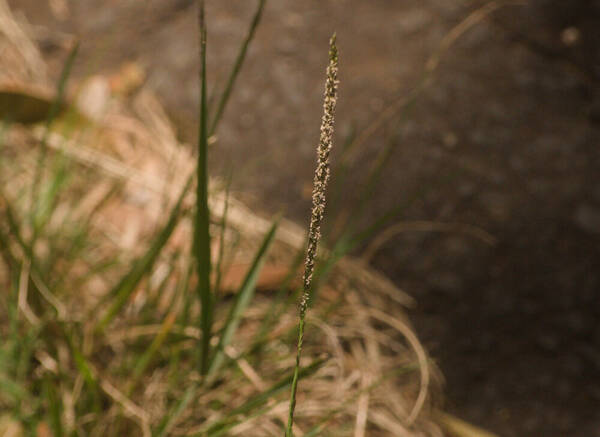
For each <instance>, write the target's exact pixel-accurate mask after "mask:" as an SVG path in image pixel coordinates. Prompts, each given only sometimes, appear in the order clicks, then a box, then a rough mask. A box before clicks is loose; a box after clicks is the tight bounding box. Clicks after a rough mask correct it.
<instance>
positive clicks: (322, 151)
mask: <svg viewBox="0 0 600 437" xmlns="http://www.w3.org/2000/svg"><path fill="white" fill-rule="evenodd" d="M337 76H338V52H337V47H336V45H335V34H334V35H333V36H332V37H331V40H330V41H329V65H328V66H327V80H326V83H325V94H324V102H323V118H322V119H321V134H320V138H319V145H318V147H317V168H316V170H315V177H314V180H313V192H312V212H311V217H310V227H309V231H308V248H307V250H306V263H305V267H304V277H303V281H302V282H303V293H302V298H301V300H300V314H301V317H304V315H305V313H306V309H307V307H308V301H309V298H310V285H311V281H312V276H313V272H314V267H315V259H316V256H317V246H318V243H319V240H320V238H321V222H322V221H323V213H324V212H325V190H326V188H327V182H328V181H329V172H330V170H329V153H330V152H331V147H332V146H333V121H334V115H335V107H336V103H337V97H338V96H337V88H338V82H339V81H338V77H337Z"/></svg>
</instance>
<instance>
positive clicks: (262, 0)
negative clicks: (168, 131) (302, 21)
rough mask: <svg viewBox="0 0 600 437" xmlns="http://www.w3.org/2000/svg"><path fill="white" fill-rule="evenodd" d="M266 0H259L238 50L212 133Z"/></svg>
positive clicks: (216, 125)
mask: <svg viewBox="0 0 600 437" xmlns="http://www.w3.org/2000/svg"><path fill="white" fill-rule="evenodd" d="M266 2H267V1H266V0H259V1H258V6H257V8H256V11H255V12H254V17H253V18H252V23H250V28H249V29H248V33H247V34H246V38H245V39H244V42H243V43H242V45H241V46H240V51H239V52H238V55H237V58H236V59H235V63H234V64H233V68H232V69H231V73H230V74H229V78H228V79H227V84H226V85H225V89H224V90H223V94H222V95H221V98H220V100H219V104H218V106H217V112H216V113H215V116H214V118H213V121H212V124H211V125H210V131H209V132H210V135H209V136H211V135H214V133H215V132H216V131H217V127H218V126H219V121H221V118H222V117H223V113H224V112H225V107H226V106H227V102H228V101H229V96H230V95H231V91H232V90H233V86H234V85H235V81H236V79H237V77H238V75H239V73H240V70H241V68H242V64H243V63H244V59H245V58H246V52H247V51H248V46H250V42H251V41H252V39H253V38H254V34H255V32H256V29H257V27H258V24H259V23H260V18H261V17H262V13H263V9H264V7H265V3H266Z"/></svg>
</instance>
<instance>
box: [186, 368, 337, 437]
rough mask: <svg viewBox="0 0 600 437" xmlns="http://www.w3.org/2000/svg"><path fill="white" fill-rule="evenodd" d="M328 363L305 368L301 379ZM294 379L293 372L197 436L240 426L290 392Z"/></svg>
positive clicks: (213, 434) (222, 431) (301, 373)
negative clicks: (264, 407) (250, 415)
mask: <svg viewBox="0 0 600 437" xmlns="http://www.w3.org/2000/svg"><path fill="white" fill-rule="evenodd" d="M326 361H327V359H325V358H323V359H319V360H316V361H315V362H313V363H312V364H310V365H309V366H306V367H304V368H303V369H301V370H300V377H307V376H310V375H312V374H314V373H315V372H316V371H317V370H319V369H320V368H321V366H322V365H323V364H324V363H325V362H326ZM293 379H294V374H293V372H290V374H288V375H287V376H285V377H284V378H282V379H280V380H279V381H278V382H276V383H275V384H273V385H272V386H271V387H270V388H269V389H267V390H265V391H264V392H262V393H259V394H257V395H256V396H253V397H251V398H250V399H248V400H247V401H246V402H244V403H243V404H242V405H240V406H239V407H237V408H235V409H233V410H231V411H230V412H228V413H227V414H226V415H225V417H223V418H221V419H219V420H218V421H217V422H215V423H212V424H210V426H208V428H207V429H206V430H204V431H201V432H199V433H198V434H196V435H197V436H210V437H216V436H218V435H222V434H223V433H225V432H226V431H227V430H229V429H230V428H232V427H233V426H235V425H239V424H240V423H242V422H244V421H245V420H247V416H246V415H247V414H249V413H250V412H251V411H252V410H254V409H256V408H259V407H260V406H262V405H264V404H265V403H266V402H267V401H269V399H272V398H273V397H275V396H277V395H278V394H280V393H282V392H284V391H287V390H289V388H290V387H291V384H292V380H293ZM236 416H243V417H242V418H241V419H236Z"/></svg>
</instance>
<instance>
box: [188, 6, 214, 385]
mask: <svg viewBox="0 0 600 437" xmlns="http://www.w3.org/2000/svg"><path fill="white" fill-rule="evenodd" d="M198 3H199V4H198V31H199V36H200V114H199V123H198V124H199V126H198V163H197V165H196V178H197V184H196V220H195V221H194V247H193V253H194V256H195V258H196V271H197V273H198V286H197V293H198V297H199V299H200V304H201V306H202V308H201V311H200V330H201V331H202V339H201V341H200V360H199V367H200V374H201V375H206V372H207V371H208V359H209V355H210V339H211V335H212V334H211V331H212V323H213V306H214V305H213V296H212V292H211V289H210V271H211V260H210V215H209V210H208V162H207V155H208V130H207V129H208V107H207V105H206V97H207V91H206V21H205V19H204V0H199V2H198Z"/></svg>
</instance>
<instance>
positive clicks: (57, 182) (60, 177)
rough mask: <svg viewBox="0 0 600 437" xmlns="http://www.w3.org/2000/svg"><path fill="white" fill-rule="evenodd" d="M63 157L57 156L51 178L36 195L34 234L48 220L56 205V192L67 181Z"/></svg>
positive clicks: (57, 192) (39, 230)
mask: <svg viewBox="0 0 600 437" xmlns="http://www.w3.org/2000/svg"><path fill="white" fill-rule="evenodd" d="M65 159H66V158H65V157H64V156H58V157H57V162H56V163H55V169H54V172H53V173H54V174H53V176H52V179H51V181H50V183H49V184H47V186H46V187H45V188H44V189H43V190H41V193H40V194H39V195H38V199H37V201H38V204H37V206H36V208H35V217H34V218H33V225H34V228H35V233H36V234H39V233H40V232H41V231H42V230H43V228H44V227H45V225H46V224H47V223H48V221H49V220H50V217H51V216H52V213H53V212H54V208H55V206H56V201H57V198H58V194H59V193H60V191H61V190H62V188H63V187H64V186H65V185H66V183H67V180H68V172H67V169H66V163H65Z"/></svg>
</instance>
